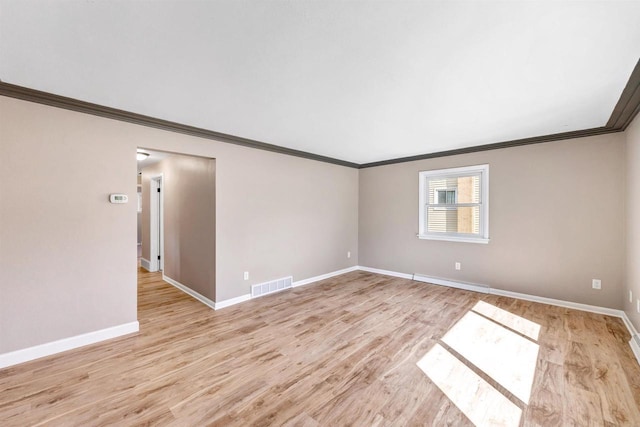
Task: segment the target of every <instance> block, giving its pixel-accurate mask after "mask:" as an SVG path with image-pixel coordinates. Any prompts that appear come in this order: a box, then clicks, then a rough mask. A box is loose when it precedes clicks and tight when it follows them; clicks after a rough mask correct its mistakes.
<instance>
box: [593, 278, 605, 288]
mask: <svg viewBox="0 0 640 427" xmlns="http://www.w3.org/2000/svg"><path fill="white" fill-rule="evenodd" d="M591 287H592V288H593V289H602V280H600V279H593V280H592V281H591Z"/></svg>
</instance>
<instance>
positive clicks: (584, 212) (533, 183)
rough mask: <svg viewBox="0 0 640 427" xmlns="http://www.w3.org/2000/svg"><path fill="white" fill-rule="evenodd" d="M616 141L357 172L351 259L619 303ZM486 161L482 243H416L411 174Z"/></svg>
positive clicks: (619, 161) (620, 193)
mask: <svg viewBox="0 0 640 427" xmlns="http://www.w3.org/2000/svg"><path fill="white" fill-rule="evenodd" d="M624 141H625V136H624V135H623V134H609V135H604V136H597V137H590V138H582V139H574V140H569V141H558V142H551V143H545V144H536V145H531V146H524V147H517V148H508V149H501V150H493V151H486V152H478V153H472V154H465V155H459V156H451V157H441V158H436V159H429V160H421V161H415V162H409V163H400V164H395V165H388V166H380V167H374V168H367V169H361V170H360V207H359V212H360V219H359V228H360V232H359V242H360V244H359V248H360V258H359V261H360V265H363V266H370V267H375V268H380V269H386V270H392V271H397V272H402V273H421V274H425V275H428V276H432V277H438V278H445V279H450V280H454V281H463V282H472V283H481V284H486V285H489V286H491V287H493V288H498V289H504V290H510V291H515V292H521V293H526V294H531V295H538V296H543V297H549V298H557V299H562V300H567V301H574V302H579V303H584V304H592V305H597V306H603V307H610V308H616V309H619V308H621V306H622V301H621V299H620V295H621V294H622V292H623V280H624V277H623V276H624V274H623V269H624V219H625V213H624V207H623V206H624V187H625V176H624V168H623V167H622V165H623V164H624ZM485 163H488V164H489V165H490V192H489V194H490V204H489V209H490V215H489V222H490V224H489V230H490V236H489V237H490V239H491V241H490V243H489V244H486V245H484V244H477V243H460V242H446V241H435V240H419V239H418V238H417V237H416V233H417V232H418V172H419V171H423V170H430V169H441V168H449V167H458V166H469V165H478V164H485ZM455 262H461V263H462V270H461V271H456V270H455V269H454V263H455ZM593 278H597V279H601V280H602V290H594V289H592V288H591V279H593Z"/></svg>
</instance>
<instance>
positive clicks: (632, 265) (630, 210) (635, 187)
mask: <svg viewBox="0 0 640 427" xmlns="http://www.w3.org/2000/svg"><path fill="white" fill-rule="evenodd" d="M625 133H626V137H627V147H626V148H627V150H626V161H627V162H626V172H627V193H626V211H627V212H626V214H627V224H626V225H627V233H626V235H627V239H626V244H627V246H626V249H627V259H626V261H627V262H626V269H625V272H626V277H625V278H626V285H627V286H626V289H625V290H624V295H623V301H624V311H625V312H626V313H627V316H628V317H629V319H630V320H631V322H632V323H633V325H634V326H635V328H636V330H637V331H640V313H638V310H637V307H636V305H637V304H638V300H639V299H640V116H638V117H636V118H635V120H634V121H633V122H632V123H631V125H630V126H629V127H628V128H627V130H626V132H625ZM629 291H631V292H632V293H633V301H629Z"/></svg>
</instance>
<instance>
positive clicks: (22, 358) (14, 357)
mask: <svg viewBox="0 0 640 427" xmlns="http://www.w3.org/2000/svg"><path fill="white" fill-rule="evenodd" d="M139 330H140V325H139V324H138V321H135V322H129V323H124V324H122V325H118V326H112V327H110V328H105V329H100V330H98V331H93V332H87V333H86V334H81V335H76V336H73V337H69V338H63V339H61V340H57V341H52V342H48V343H45V344H40V345H36V346H33V347H28V348H23V349H21V350H16V351H12V352H9V353H4V354H0V369H1V368H6V367H8V366H13V365H17V364H18V363H24V362H28V361H30V360H34V359H39V358H41V357H45V356H51V355H52V354H56V353H60V352H63V351H67V350H72V349H74V348H78V347H83V346H85V345H89V344H95V343H97V342H100V341H104V340H108V339H111V338H116V337H120V336H122V335H128V334H132V333H135V332H138V331H139Z"/></svg>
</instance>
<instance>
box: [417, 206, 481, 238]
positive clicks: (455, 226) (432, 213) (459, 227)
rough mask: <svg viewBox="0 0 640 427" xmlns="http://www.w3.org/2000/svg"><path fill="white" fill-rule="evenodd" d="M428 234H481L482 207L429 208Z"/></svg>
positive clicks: (427, 212) (427, 213)
mask: <svg viewBox="0 0 640 427" xmlns="http://www.w3.org/2000/svg"><path fill="white" fill-rule="evenodd" d="M426 215H427V218H426V221H427V232H429V233H465V234H480V207H479V206H471V207H463V208H439V207H427V209H426Z"/></svg>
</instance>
